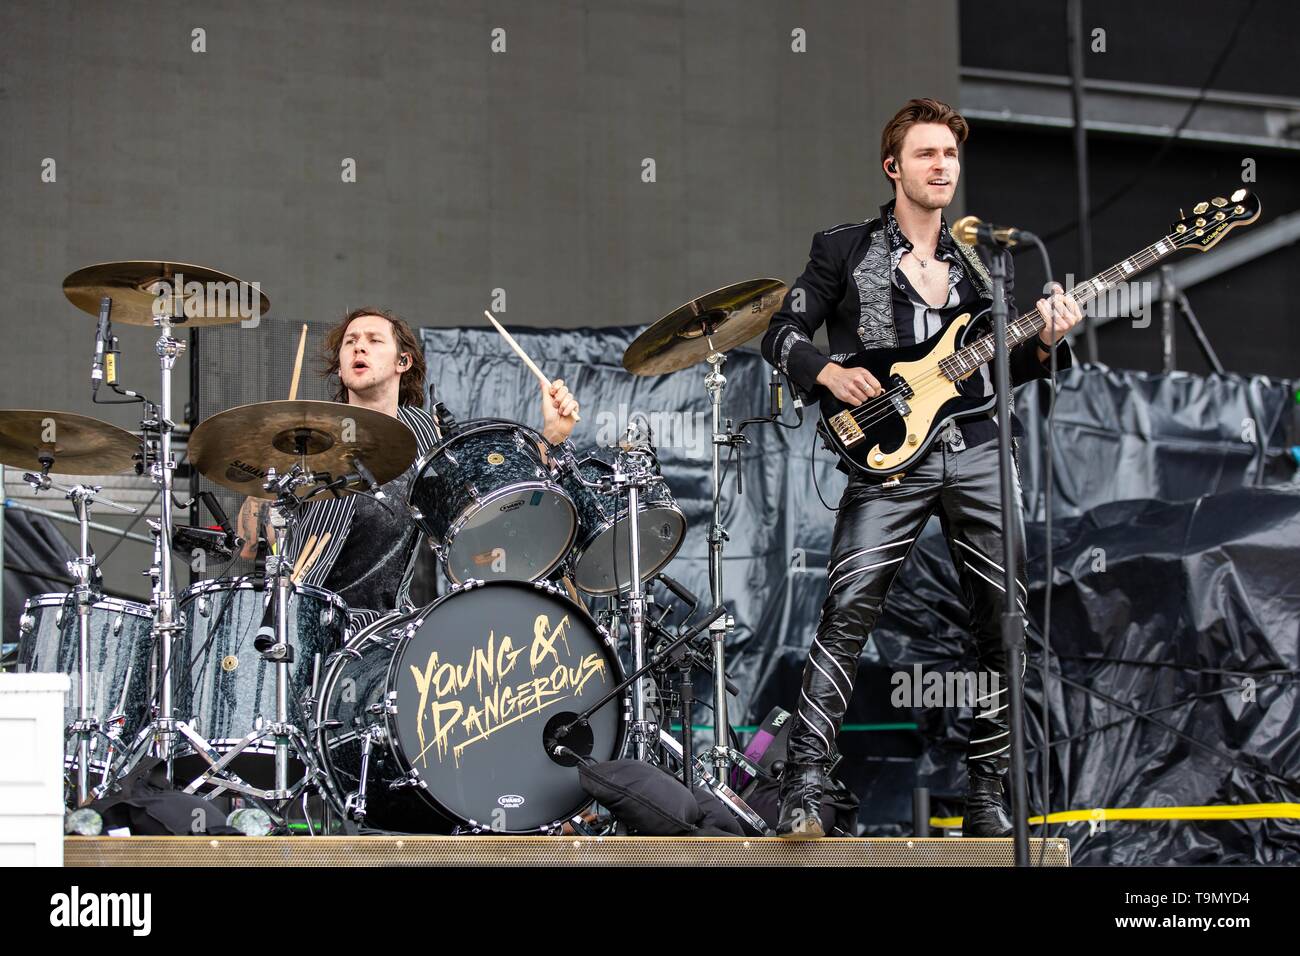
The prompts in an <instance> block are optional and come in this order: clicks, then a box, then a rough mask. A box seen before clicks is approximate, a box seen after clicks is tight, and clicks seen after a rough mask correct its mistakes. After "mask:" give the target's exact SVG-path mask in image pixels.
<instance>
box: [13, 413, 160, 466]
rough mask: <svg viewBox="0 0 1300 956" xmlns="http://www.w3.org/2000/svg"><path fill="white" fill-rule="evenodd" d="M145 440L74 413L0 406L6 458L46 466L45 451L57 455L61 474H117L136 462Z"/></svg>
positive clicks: (29, 464) (22, 463)
mask: <svg viewBox="0 0 1300 956" xmlns="http://www.w3.org/2000/svg"><path fill="white" fill-rule="evenodd" d="M139 449H140V439H138V438H137V437H136V436H135V435H133V434H131V433H130V432H129V431H127V430H126V429H124V428H118V427H117V426H116V425H110V424H109V423H108V422H101V421H100V420H99V419H98V418H91V417H90V416H89V415H77V414H75V413H73V412H51V411H40V410H37V409H29V408H6V409H2V410H0V462H2V463H3V464H5V465H8V466H9V467H12V468H23V469H27V470H31V471H40V470H41V467H42V466H41V461H40V456H41V455H42V454H45V453H48V454H50V455H53V456H54V464H53V465H52V466H51V467H50V473H51V474H55V475H114V474H118V473H120V472H123V471H130V470H131V469H132V468H134V467H135V461H134V459H133V457H132V456H134V455H135V453H136V452H137V451H139Z"/></svg>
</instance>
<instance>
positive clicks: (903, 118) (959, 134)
mask: <svg viewBox="0 0 1300 956" xmlns="http://www.w3.org/2000/svg"><path fill="white" fill-rule="evenodd" d="M917 123H943V124H944V125H945V126H947V127H948V128H949V129H950V130H952V135H953V138H954V139H956V140H957V145H958V146H960V145H961V144H962V143H964V142H966V137H967V136H968V135H969V134H970V126H969V125H967V123H966V119H965V117H963V116H962V115H961V114H960V113H958V112H957V111H956V110H955V109H953V108H952V107H951V106H949V105H948V104H947V103H940V102H939V101H938V100H932V99H928V98H926V99H918V100H908V101H907V105H906V106H904V107H903V108H902V109H901V110H899V111H898V112H897V113H895V114H894V118H893V119H891V120H890V121H889V122H888V123H886V124H885V128H884V129H883V130H881V132H880V164H881V166H884V164H885V160H887V159H888V158H889V157H890V156H893V157H894V162H895V163H897V162H899V161H901V160H902V157H901V156H900V155H899V151H900V150H901V149H902V148H903V138H904V137H905V136H907V131H908V130H909V129H911V128H912V127H913V126H915V125H916V124H917ZM882 172H883V170H882ZM884 176H885V178H886V179H889V174H888V173H885V174H884ZM889 181H890V183H894V180H892V179H889Z"/></svg>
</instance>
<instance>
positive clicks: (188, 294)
mask: <svg viewBox="0 0 1300 956" xmlns="http://www.w3.org/2000/svg"><path fill="white" fill-rule="evenodd" d="M178 278H179V280H180V285H181V287H180V289H176V288H175V286H176V285H177V279H178ZM195 284H197V285H195ZM254 293H256V296H257V298H256V299H255V298H254ZM63 294H64V295H66V296H67V297H68V301H69V302H71V303H72V304H73V305H75V306H76V307H77V308H78V309H80V310H81V311H82V312H88V313H90V314H91V315H94V316H98V315H99V300H100V299H101V298H103V297H104V296H110V297H111V298H112V300H113V311H112V313H111V314H110V316H109V318H110V319H112V321H114V322H121V323H123V324H125V325H153V324H154V315H155V312H154V308H155V306H157V307H158V308H159V310H160V311H165V308H164V307H163V305H161V304H160V303H166V302H168V301H170V302H171V303H172V308H173V314H174V315H177V316H183V317H184V318H182V319H178V320H173V321H174V324H176V325H181V324H183V325H185V326H187V327H198V328H202V327H204V326H209V325H230V324H233V323H235V322H240V321H242V320H244V319H249V318H252V317H253V316H254V315H257V316H259V317H260V316H263V315H266V313H267V312H269V311H271V300H270V299H268V298H267V297H266V296H265V295H263V294H262V291H261V289H260V288H254V286H253V285H252V283H248V282H243V281H241V280H239V279H236V278H235V277H234V276H231V275H226V274H225V273H224V272H218V271H217V270H216V269H209V268H207V267H206V266H197V265H192V264H190V263H187V262H155V261H153V260H148V261H145V260H130V261H126V262H101V263H99V264H98V265H93V266H86V267H85V268H84V269H78V270H77V271H76V272H74V273H72V274H71V275H70V276H68V277H67V278H66V279H64V280H63Z"/></svg>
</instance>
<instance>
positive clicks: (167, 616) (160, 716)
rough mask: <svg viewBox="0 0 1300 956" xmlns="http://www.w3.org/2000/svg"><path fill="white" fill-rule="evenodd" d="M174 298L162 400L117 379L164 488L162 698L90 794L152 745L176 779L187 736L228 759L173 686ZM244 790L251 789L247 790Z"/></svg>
mask: <svg viewBox="0 0 1300 956" xmlns="http://www.w3.org/2000/svg"><path fill="white" fill-rule="evenodd" d="M105 298H107V297H105ZM170 301H171V307H170V308H168V309H167V310H166V311H164V312H162V313H155V315H154V325H156V326H157V327H158V330H159V331H158V341H157V343H156V345H155V346H154V350H155V352H156V353H157V355H158V363H159V369H160V376H161V383H162V384H161V395H162V402H161V404H155V403H154V402H152V401H149V400H148V399H147V398H145V397H144V396H143V395H139V394H138V393H135V392H131V391H128V390H123V389H121V388H120V387H118V386H117V385H116V384H114V391H117V392H118V393H119V394H123V395H129V396H132V397H133V398H134V399H135V400H137V401H140V402H143V404H144V408H145V412H144V417H143V418H142V419H141V422H140V429H141V433H142V442H141V446H142V450H141V455H140V461H139V462H138V463H137V466H136V470H137V472H139V473H143V471H144V470H145V469H148V471H149V476H150V478H151V480H152V481H153V483H154V484H155V485H157V486H158V488H159V491H158V501H159V508H158V518H157V519H156V520H155V519H152V518H151V519H149V527H150V529H151V530H152V532H153V536H154V550H153V565H152V566H151V567H150V569H149V577H150V580H151V582H152V592H153V599H152V604H151V606H152V608H153V610H154V613H155V618H154V626H153V631H152V637H153V644H154V652H155V653H156V654H157V657H156V659H155V663H156V666H157V673H158V686H157V695H158V697H157V700H156V702H155V705H154V713H153V718H152V719H151V720H150V721H149V723H148V724H146V725H145V726H144V727H143V728H142V729H141V730H140V732H139V734H137V735H136V739H135V740H134V741H133V742H132V744H131V746H130V747H129V748H127V749H126V750H125V751H124V752H123V754H122V759H121V761H120V762H119V763H118V764H117V766H115V767H110V768H109V772H108V773H107V774H106V775H105V778H104V780H103V782H101V783H100V784H99V785H98V786H97V787H95V788H94V789H93V790H92V791H91V793H90V795H91V796H92V797H93V798H96V799H97V798H99V797H102V796H104V795H105V794H107V793H109V792H110V791H111V790H112V789H113V788H114V787H116V786H118V785H119V782H120V781H121V780H122V779H123V778H124V777H125V776H126V775H127V774H128V773H130V772H131V770H132V769H133V768H134V767H135V765H136V764H137V763H139V762H140V760H141V758H143V757H144V756H145V754H146V753H148V752H149V751H150V750H152V751H153V752H154V755H155V756H158V757H160V758H162V759H163V760H164V761H165V772H166V777H167V780H168V782H174V781H175V776H176V774H175V760H176V756H177V750H178V747H179V744H180V739H181V738H184V739H185V740H186V741H187V742H188V743H189V745H190V747H191V748H192V749H193V750H194V752H195V753H196V754H198V755H199V756H200V757H202V758H203V759H204V760H206V761H207V762H208V763H209V764H210V765H213V766H214V767H215V766H217V765H219V764H221V760H222V759H223V758H222V755H221V754H219V753H217V752H216V751H215V750H214V749H213V747H212V745H211V744H210V743H208V741H207V740H206V739H204V738H203V737H202V736H201V735H200V734H199V733H198V731H196V730H195V729H194V728H193V727H192V726H191V725H190V724H189V722H188V721H185V720H179V719H177V717H176V715H175V712H174V706H175V705H174V699H173V687H174V684H175V682H176V681H177V680H178V679H179V675H178V673H176V672H175V671H174V669H173V666H172V664H173V662H172V652H173V650H174V648H173V647H172V643H173V641H174V640H175V638H176V636H177V634H179V633H180V631H181V630H182V624H181V623H180V622H179V621H178V620H177V607H176V594H175V587H174V584H173V579H172V558H171V556H172V540H171V539H172V508H173V497H172V478H173V472H174V471H175V468H176V462H175V460H174V458H173V456H172V432H173V431H174V430H175V428H176V425H175V423H173V422H172V420H171V416H172V369H173V367H174V366H175V364H176V358H177V356H179V355H180V354H181V353H182V352H184V351H185V343H184V342H182V341H180V340H179V339H177V338H175V337H174V336H173V335H172V326H173V325H175V324H182V323H184V321H185V318H184V310H183V304H182V303H181V302H179V301H178V300H176V299H174V298H173V299H171V300H170ZM106 305H107V303H106ZM220 769H222V770H225V767H224V764H221V766H220ZM225 777H226V779H227V780H228V783H229V784H230V785H232V786H231V789H238V788H239V787H244V788H247V784H245V783H244V782H243V781H242V780H240V778H239V777H237V776H236V775H235V774H234V773H231V772H230V771H225ZM190 792H193V791H192V790H191V791H190ZM241 792H245V791H242V790H241ZM268 812H269V811H268Z"/></svg>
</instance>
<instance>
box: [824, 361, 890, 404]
mask: <svg viewBox="0 0 1300 956" xmlns="http://www.w3.org/2000/svg"><path fill="white" fill-rule="evenodd" d="M817 383H818V384H819V385H824V386H825V387H826V389H827V390H828V391H829V392H830V393H831V394H832V395H834V396H835V397H836V398H838V399H839V400H840V401H841V402H843V403H844V404H846V405H861V404H862V403H863V402H865V401H866V400H867V399H869V398H874V397H875V396H877V395H880V394H881V393H882V392H883V391H884V389H882V388H881V387H880V383H879V382H878V381H876V377H875V376H874V375H872V374H871V373H870V372H868V371H867V370H866V369H865V368H845V367H844V366H842V365H839V364H837V363H835V362H827V363H826V365H825V366H824V367H823V368H822V370H821V371H820V372H818V373H817Z"/></svg>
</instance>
